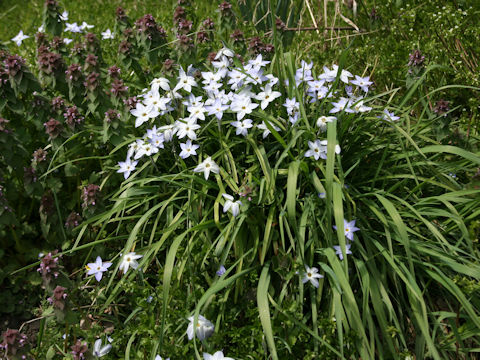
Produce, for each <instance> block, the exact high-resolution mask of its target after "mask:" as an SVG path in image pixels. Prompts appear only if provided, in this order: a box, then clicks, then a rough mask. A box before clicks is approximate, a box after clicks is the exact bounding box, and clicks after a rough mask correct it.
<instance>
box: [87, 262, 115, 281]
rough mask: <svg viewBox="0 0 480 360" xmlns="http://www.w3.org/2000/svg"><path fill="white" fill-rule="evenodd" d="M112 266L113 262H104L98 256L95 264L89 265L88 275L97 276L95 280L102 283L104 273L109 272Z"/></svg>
mask: <svg viewBox="0 0 480 360" xmlns="http://www.w3.org/2000/svg"><path fill="white" fill-rule="evenodd" d="M110 266H112V263H111V262H103V261H102V258H101V257H100V256H97V259H96V260H95V262H94V263H88V264H87V269H88V272H87V275H95V279H97V281H100V280H102V276H103V273H104V272H105V271H107V270H108V268H109V267H110Z"/></svg>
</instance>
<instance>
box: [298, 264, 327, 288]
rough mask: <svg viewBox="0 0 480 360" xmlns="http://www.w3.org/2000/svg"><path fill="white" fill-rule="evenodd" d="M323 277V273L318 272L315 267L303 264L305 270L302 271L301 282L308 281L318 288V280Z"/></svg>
mask: <svg viewBox="0 0 480 360" xmlns="http://www.w3.org/2000/svg"><path fill="white" fill-rule="evenodd" d="M321 278H323V275H320V274H319V273H318V269H317V268H316V267H312V268H309V267H308V266H306V265H305V272H304V273H303V277H302V283H304V284H305V283H306V282H307V281H310V283H311V284H312V285H313V286H315V287H316V288H318V280H317V279H321Z"/></svg>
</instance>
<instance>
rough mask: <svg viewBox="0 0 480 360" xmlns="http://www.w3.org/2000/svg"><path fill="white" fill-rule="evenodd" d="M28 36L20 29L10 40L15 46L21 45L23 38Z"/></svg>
mask: <svg viewBox="0 0 480 360" xmlns="http://www.w3.org/2000/svg"><path fill="white" fill-rule="evenodd" d="M29 37H30V36H28V35H25V34H24V33H23V31H22V30H20V32H19V33H18V34H17V36H15V37H14V38H12V41H13V42H14V43H15V44H17V46H20V45H22V41H23V40H25V39H28V38H29Z"/></svg>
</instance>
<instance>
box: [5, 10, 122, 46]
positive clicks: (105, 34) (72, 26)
mask: <svg viewBox="0 0 480 360" xmlns="http://www.w3.org/2000/svg"><path fill="white" fill-rule="evenodd" d="M59 18H60V20H61V21H64V22H65V30H64V32H65V33H67V32H69V33H72V34H81V33H83V32H84V31H86V30H90V29H93V28H94V27H95V26H94V25H90V24H87V23H86V22H85V21H83V22H82V24H80V25H78V24H77V23H76V22H73V23H68V22H67V21H68V11H64V12H62V14H61V15H60V16H59ZM38 32H45V25H43V24H42V25H40V26H39V27H38ZM101 35H102V39H103V40H110V39H114V38H115V34H114V33H112V31H111V30H110V29H107V30H105V31H102V33H101ZM29 38H30V36H28V35H25V34H24V33H23V30H20V31H19V33H18V34H17V35H16V36H15V37H13V38H12V39H10V40H11V41H13V42H14V43H15V44H16V45H17V46H20V45H22V42H23V40H26V39H29ZM63 42H64V43H65V44H66V45H68V44H70V43H71V42H73V39H69V38H64V39H63Z"/></svg>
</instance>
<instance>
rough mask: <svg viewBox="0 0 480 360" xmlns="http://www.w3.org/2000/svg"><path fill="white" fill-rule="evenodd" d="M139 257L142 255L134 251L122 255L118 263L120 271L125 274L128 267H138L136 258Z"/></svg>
mask: <svg viewBox="0 0 480 360" xmlns="http://www.w3.org/2000/svg"><path fill="white" fill-rule="evenodd" d="M141 257H143V255H137V254H136V253H135V252H129V253H128V254H125V255H123V257H122V262H121V263H120V271H123V273H124V274H126V273H127V271H128V268H130V267H131V268H132V269H136V268H138V262H137V260H138V259H140V258H141Z"/></svg>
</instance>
